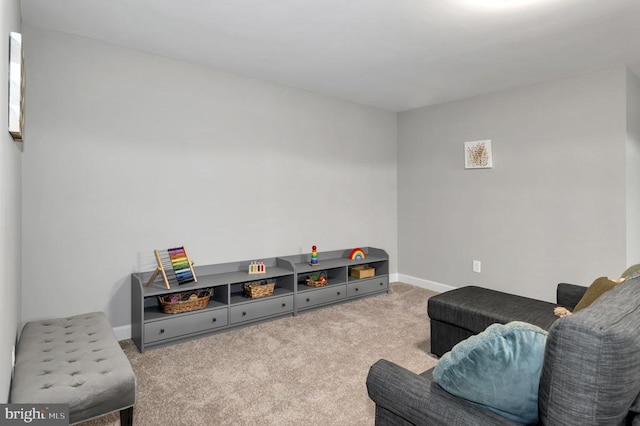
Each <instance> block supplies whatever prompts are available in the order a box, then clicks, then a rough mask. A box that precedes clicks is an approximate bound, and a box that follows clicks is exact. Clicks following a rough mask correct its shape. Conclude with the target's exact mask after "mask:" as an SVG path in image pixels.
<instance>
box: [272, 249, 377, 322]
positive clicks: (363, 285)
mask: <svg viewBox="0 0 640 426" xmlns="http://www.w3.org/2000/svg"><path fill="white" fill-rule="evenodd" d="M362 250H363V251H364V252H365V254H366V256H367V257H366V258H365V259H355V260H351V259H349V254H350V253H351V249H349V250H334V251H327V252H318V264H317V265H311V264H310V263H309V262H310V260H311V255H310V254H299V255H294V256H284V257H282V258H280V259H284V260H286V261H288V262H290V263H291V265H292V268H293V270H294V271H295V277H296V284H297V285H296V294H295V302H296V303H295V312H296V313H297V312H298V311H302V310H305V309H310V308H316V307H319V306H323V305H329V304H333V303H337V302H342V301H345V300H349V299H353V298H356V297H362V296H368V295H373V294H379V293H386V292H388V291H389V255H388V254H387V252H385V251H384V250H382V249H378V248H374V247H363V248H362ZM360 265H369V266H371V267H372V268H374V269H375V276H374V277H371V278H365V279H358V278H355V277H352V276H351V268H352V267H354V266H360ZM321 272H324V273H326V275H327V278H328V279H329V284H328V285H326V286H324V287H309V286H307V285H306V280H307V278H308V277H309V276H310V275H311V274H318V273H321Z"/></svg>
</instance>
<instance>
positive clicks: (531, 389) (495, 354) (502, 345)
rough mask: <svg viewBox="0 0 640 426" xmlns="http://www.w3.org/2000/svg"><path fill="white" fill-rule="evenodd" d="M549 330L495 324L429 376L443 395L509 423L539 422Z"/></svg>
mask: <svg viewBox="0 0 640 426" xmlns="http://www.w3.org/2000/svg"><path fill="white" fill-rule="evenodd" d="M546 339H547V332H546V331H545V330H543V329H541V328H540V327H536V326H534V325H531V324H527V323H523V322H518V321H515V322H510V323H508V324H506V325H504V324H493V325H491V326H489V327H488V328H487V329H486V330H485V331H483V332H482V333H480V334H477V335H475V336H471V337H470V338H468V339H467V340H464V341H462V342H460V343H458V344H457V345H456V346H454V347H453V349H452V350H451V352H447V353H446V354H444V355H443V356H442V358H441V359H440V362H439V363H438V365H436V367H435V369H434V371H433V378H434V380H435V381H436V383H438V384H439V385H440V386H441V387H442V388H443V389H445V390H446V391H447V392H449V393H451V394H453V395H456V396H458V397H461V398H464V399H466V400H469V401H472V402H475V403H477V404H481V405H484V406H486V408H487V409H489V410H491V411H494V412H495V413H497V414H500V415H502V416H504V417H506V418H508V419H510V420H513V421H516V422H521V423H526V424H531V423H536V422H537V421H538V385H539V383H540V372H541V370H542V362H543V359H544V347H545V343H546Z"/></svg>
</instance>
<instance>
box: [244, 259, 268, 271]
mask: <svg viewBox="0 0 640 426" xmlns="http://www.w3.org/2000/svg"><path fill="white" fill-rule="evenodd" d="M248 272H249V274H264V273H266V272H267V267H266V266H265V264H264V262H262V261H253V262H251V263H250V264H249V271H248Z"/></svg>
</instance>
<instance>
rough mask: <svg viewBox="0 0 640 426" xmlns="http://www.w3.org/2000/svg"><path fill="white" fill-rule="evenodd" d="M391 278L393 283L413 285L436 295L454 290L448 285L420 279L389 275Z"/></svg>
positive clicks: (402, 275)
mask: <svg viewBox="0 0 640 426" xmlns="http://www.w3.org/2000/svg"><path fill="white" fill-rule="evenodd" d="M391 276H392V277H394V281H400V282H402V283H407V284H411V285H415V286H416V287H422V288H426V289H427V290H431V291H436V292H438V293H443V292H445V291H449V290H454V289H455V288H456V287H452V286H450V285H446V284H441V283H437V282H435V281H429V280H425V279H422V278H416V277H412V276H410V275H404V274H391Z"/></svg>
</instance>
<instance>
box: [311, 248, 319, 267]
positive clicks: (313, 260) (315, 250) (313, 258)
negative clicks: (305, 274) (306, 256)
mask: <svg viewBox="0 0 640 426" xmlns="http://www.w3.org/2000/svg"><path fill="white" fill-rule="evenodd" d="M309 264H310V265H311V266H316V265H318V264H319V263H318V247H316V246H313V247H311V262H309Z"/></svg>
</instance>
